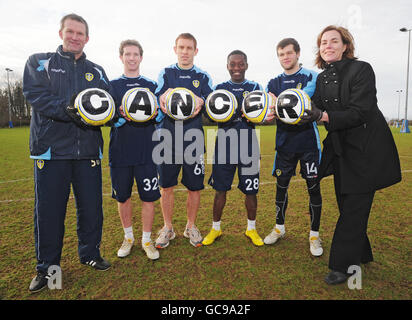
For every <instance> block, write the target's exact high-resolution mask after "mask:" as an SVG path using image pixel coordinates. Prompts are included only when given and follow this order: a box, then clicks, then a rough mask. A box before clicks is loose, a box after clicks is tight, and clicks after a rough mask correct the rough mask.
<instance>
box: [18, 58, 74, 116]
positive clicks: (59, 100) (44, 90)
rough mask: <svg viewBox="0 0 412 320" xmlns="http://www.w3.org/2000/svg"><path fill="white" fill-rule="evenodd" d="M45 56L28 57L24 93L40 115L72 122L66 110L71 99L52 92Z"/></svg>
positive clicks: (24, 76)
mask: <svg viewBox="0 0 412 320" xmlns="http://www.w3.org/2000/svg"><path fill="white" fill-rule="evenodd" d="M43 56H44V57H42V56H40V55H32V56H31V57H30V58H29V59H28V61H27V63H26V66H25V68H24V74H23V93H24V95H25V97H26V99H27V101H28V102H29V103H30V104H31V105H32V107H33V110H35V111H36V112H37V113H39V114H40V115H42V116H44V117H47V118H50V119H53V120H60V121H67V122H70V121H71V119H70V117H69V116H68V115H67V114H66V112H65V108H66V107H67V106H68V105H69V102H70V101H67V98H66V97H60V96H57V95H55V94H53V93H52V91H51V83H50V79H49V76H48V70H47V68H48V59H47V55H43ZM41 58H44V59H41Z"/></svg>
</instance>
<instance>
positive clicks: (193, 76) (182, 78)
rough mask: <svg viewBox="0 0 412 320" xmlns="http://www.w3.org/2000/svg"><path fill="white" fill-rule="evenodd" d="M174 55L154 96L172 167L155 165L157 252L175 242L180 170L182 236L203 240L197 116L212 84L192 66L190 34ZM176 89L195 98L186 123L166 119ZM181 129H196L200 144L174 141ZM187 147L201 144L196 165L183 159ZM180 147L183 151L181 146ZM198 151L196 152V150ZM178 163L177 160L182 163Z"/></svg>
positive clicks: (194, 242)
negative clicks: (168, 135)
mask: <svg viewBox="0 0 412 320" xmlns="http://www.w3.org/2000/svg"><path fill="white" fill-rule="evenodd" d="M174 52H175V54H176V56H177V63H176V64H173V65H171V66H169V67H166V68H164V69H163V70H162V71H161V72H160V74H159V79H158V88H157V90H156V95H157V96H158V97H159V104H160V108H161V111H159V115H158V117H157V121H160V124H159V126H158V128H159V130H167V131H168V132H170V133H171V137H172V145H171V146H170V148H171V152H172V159H173V160H172V163H164V162H163V163H161V164H159V165H158V172H159V184H160V187H161V188H162V189H161V195H162V197H161V200H160V203H161V206H162V212H163V219H164V227H163V228H162V229H161V230H160V231H159V236H158V238H157V240H156V247H157V248H166V247H167V246H168V245H169V241H170V240H172V239H174V238H175V232H174V229H173V225H172V216H173V207H174V194H173V189H174V187H175V186H176V185H177V183H178V176H179V172H180V170H182V181H181V182H182V184H183V185H184V186H185V187H186V188H187V190H188V195H187V205H186V209H187V224H186V228H185V231H184V233H183V235H184V236H185V237H187V238H189V239H190V243H191V244H192V245H193V246H195V247H199V246H201V245H202V240H203V238H202V236H201V234H200V231H199V229H198V228H197V227H196V225H195V221H196V216H197V211H198V209H199V205H200V190H202V189H204V185H203V180H204V175H205V170H204V154H203V153H204V138H203V127H202V114H201V113H200V111H201V109H202V106H203V104H204V101H205V100H206V98H207V96H208V95H209V93H211V92H212V91H213V89H212V80H211V78H210V76H209V75H208V74H207V73H206V72H204V71H202V70H201V69H199V68H198V67H196V66H195V65H194V58H195V56H196V55H197V53H198V48H197V41H196V39H195V37H194V36H193V35H192V34H190V33H183V34H180V35H179V36H178V37H177V38H176V41H175V46H174ZM176 87H184V88H186V89H189V90H191V91H192V92H193V93H194V94H195V99H196V110H195V113H194V115H193V116H192V117H191V118H190V119H187V120H185V121H183V124H182V121H174V120H173V119H172V118H170V117H168V116H167V115H166V109H165V104H166V96H167V94H168V92H169V91H170V90H171V89H173V88H176ZM179 126H183V128H182V130H183V135H184V134H185V133H186V132H187V131H188V130H190V129H196V130H199V131H200V132H201V135H202V140H203V141H198V140H196V138H194V140H190V141H186V139H184V141H178V143H177V142H176V139H180V138H183V137H180V138H179V137H177V138H176V137H175V130H176V131H177V129H176V128H181V127H179ZM178 130H179V131H180V129H178ZM190 144H199V145H200V144H201V146H198V147H199V148H202V150H203V151H202V152H203V153H202V154H200V155H197V159H196V161H195V163H188V162H187V161H186V159H184V157H183V155H184V154H183V153H184V150H185V149H186V147H187V146H188V145H190ZM181 145H183V150H181V147H179V146H181ZM197 149H198V148H197ZM182 158H183V161H177V160H176V159H182Z"/></svg>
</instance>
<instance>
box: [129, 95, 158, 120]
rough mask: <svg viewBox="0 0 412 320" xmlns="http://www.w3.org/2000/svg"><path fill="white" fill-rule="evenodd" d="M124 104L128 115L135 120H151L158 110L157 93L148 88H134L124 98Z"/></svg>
mask: <svg viewBox="0 0 412 320" xmlns="http://www.w3.org/2000/svg"><path fill="white" fill-rule="evenodd" d="M122 106H123V110H124V113H125V114H126V116H127V117H128V118H129V119H130V120H132V121H135V122H146V121H149V120H151V119H152V118H153V117H154V116H155V114H156V110H157V103H156V97H155V95H154V94H153V93H152V92H151V91H150V90H149V89H147V88H132V89H130V90H128V91H127V92H126V93H125V94H124V96H123V99H122Z"/></svg>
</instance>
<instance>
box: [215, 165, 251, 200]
mask: <svg viewBox="0 0 412 320" xmlns="http://www.w3.org/2000/svg"><path fill="white" fill-rule="evenodd" d="M248 167H250V166H244V165H242V164H214V165H213V169H212V174H211V176H210V178H209V185H211V186H212V187H213V189H215V190H216V191H229V190H231V188H232V182H233V179H234V177H235V172H236V168H237V169H238V173H237V174H238V178H239V183H238V186H237V187H238V188H239V190H240V191H242V192H243V193H244V194H257V193H258V191H259V172H257V173H256V174H254V175H245V174H242V169H243V168H248Z"/></svg>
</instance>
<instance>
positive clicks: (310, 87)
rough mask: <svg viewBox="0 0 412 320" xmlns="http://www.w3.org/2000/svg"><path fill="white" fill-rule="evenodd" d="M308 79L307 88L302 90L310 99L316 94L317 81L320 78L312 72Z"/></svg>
mask: <svg viewBox="0 0 412 320" xmlns="http://www.w3.org/2000/svg"><path fill="white" fill-rule="evenodd" d="M308 77H309V79H308V80H309V81H308V82H307V83H306V86H305V87H304V88H303V89H302V90H303V91H305V92H306V93H307V94H308V96H309V97H312V96H313V94H314V93H315V89H316V79H317V78H318V74H317V73H316V72H314V71H310V73H309V75H308Z"/></svg>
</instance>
